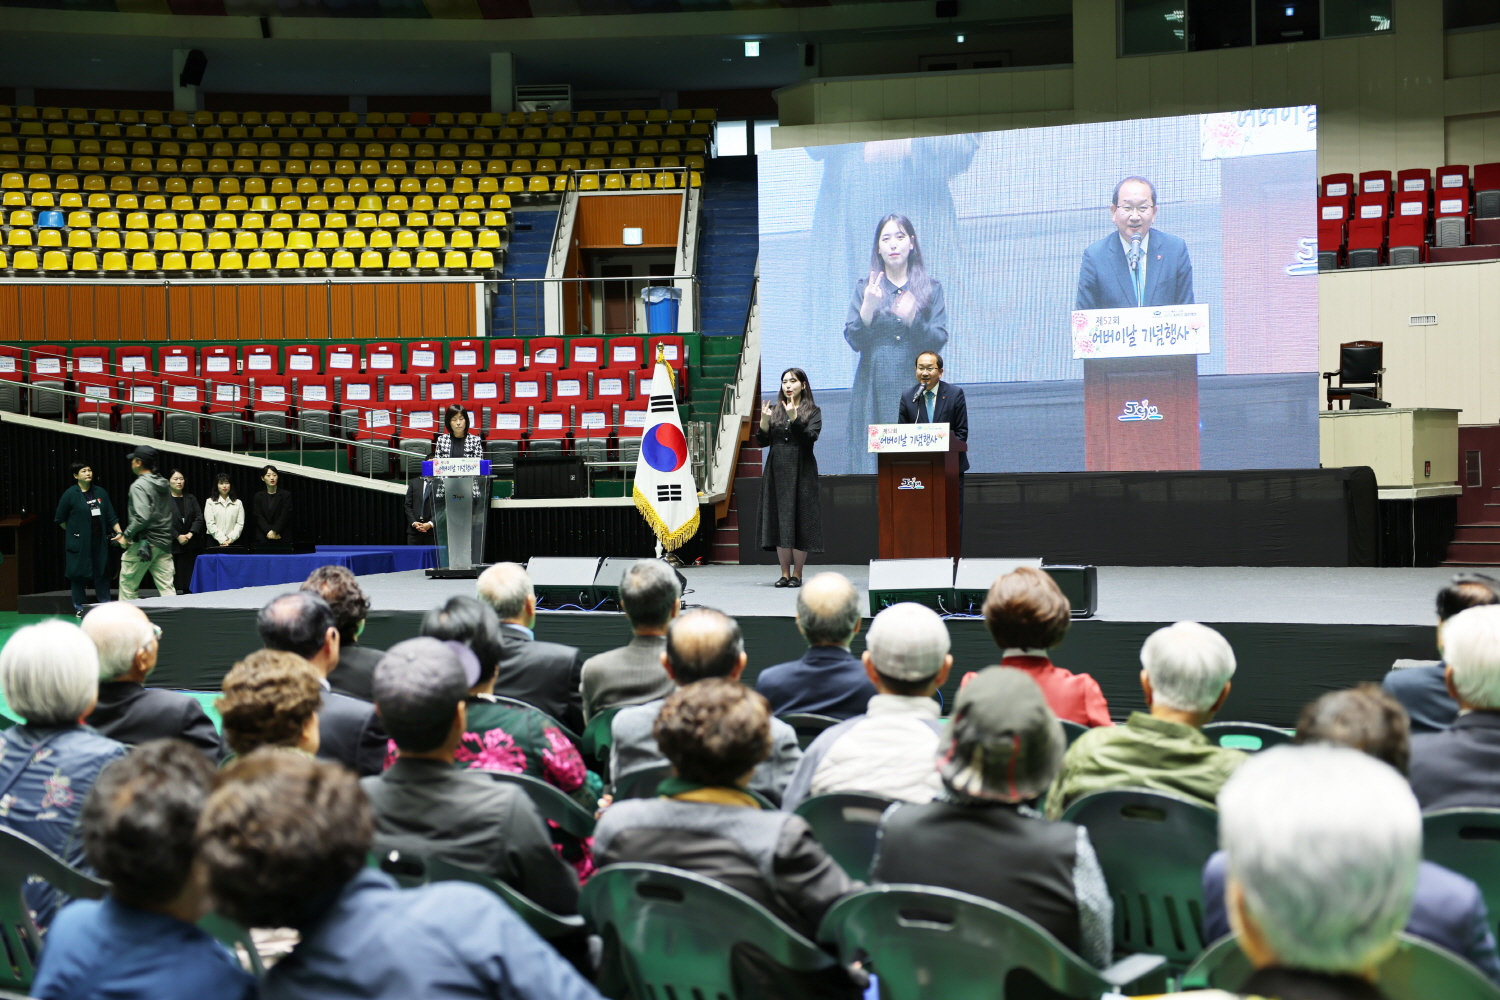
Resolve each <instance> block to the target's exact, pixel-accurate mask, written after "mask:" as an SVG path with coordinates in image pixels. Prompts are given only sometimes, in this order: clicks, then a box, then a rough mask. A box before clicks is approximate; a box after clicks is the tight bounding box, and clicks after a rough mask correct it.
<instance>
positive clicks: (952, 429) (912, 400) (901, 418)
mask: <svg viewBox="0 0 1500 1000" xmlns="http://www.w3.org/2000/svg"><path fill="white" fill-rule="evenodd" d="M921 391H922V387H921V385H919V384H916V383H913V384H912V385H911V386H910V387H908V388H907V390H906V391H905V392H903V393H902V394H901V410H900V413H899V414H898V415H897V417H896V423H898V424H915V423H917V422H918V420H917V418H918V417H919V416H920V415H921V414H920V412H919V411H920V409H921V403H920V402H919V401H918V400H917V398H916V397H917V394H918V393H919V392H921ZM933 410H934V411H936V412H934V413H931V414H929V418H930V419H929V420H928V421H927V422H928V423H930V424H948V425H949V426H948V431H949V433H951V434H952V435H953V436H954V437H956V438H958V439H959V440H960V441H968V440H969V404H968V401H967V400H965V399H964V391H963V390H962V389H960V388H959V387H958V386H956V385H953V384H951V383H948V382H941V381H940V382H938V384H937V402H936V405H934V406H933ZM958 471H959V472H968V471H969V453H968V452H963V453H961V454H960V455H959V456H958Z"/></svg>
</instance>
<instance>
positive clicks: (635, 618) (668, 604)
mask: <svg viewBox="0 0 1500 1000" xmlns="http://www.w3.org/2000/svg"><path fill="white" fill-rule="evenodd" d="M681 596H682V586H681V585H680V584H678V582H677V571H676V570H674V569H672V567H670V566H668V565H667V564H666V563H665V562H663V561H662V560H660V559H639V560H637V561H636V562H635V564H634V565H632V566H631V567H630V568H629V569H627V570H626V571H625V576H624V577H623V578H622V579H621V580H620V607H621V608H622V609H624V611H625V617H627V618H629V619H630V624H631V627H632V628H661V627H662V626H663V625H665V624H666V623H667V622H668V621H670V620H671V619H672V605H673V604H674V603H676V601H677V599H678V598H680V597H681Z"/></svg>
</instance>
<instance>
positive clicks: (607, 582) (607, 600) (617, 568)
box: [594, 556, 688, 611]
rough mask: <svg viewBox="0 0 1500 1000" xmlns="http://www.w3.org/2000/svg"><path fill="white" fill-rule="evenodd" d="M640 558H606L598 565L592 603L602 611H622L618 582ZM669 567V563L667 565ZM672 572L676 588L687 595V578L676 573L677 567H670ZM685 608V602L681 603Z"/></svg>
mask: <svg viewBox="0 0 1500 1000" xmlns="http://www.w3.org/2000/svg"><path fill="white" fill-rule="evenodd" d="M641 558H642V557H641V556H606V557H605V558H604V562H602V563H600V564H599V573H598V575H597V576H595V577H594V601H595V603H598V604H603V605H604V608H603V610H610V609H613V610H615V611H620V610H622V609H621V607H620V581H621V580H623V579H624V578H625V573H626V571H627V570H629V569H630V567H632V566H634V565H635V564H636V563H638V562H640V561H641ZM667 565H668V566H671V563H668V564H667ZM672 572H673V573H674V574H676V576H677V586H678V588H679V589H680V590H681V591H682V592H683V593H684V594H686V593H687V589H688V585H687V577H685V576H683V575H682V574H681V573H680V572H678V570H677V567H675V566H672ZM683 606H684V607H686V606H687V602H686V601H684V602H683Z"/></svg>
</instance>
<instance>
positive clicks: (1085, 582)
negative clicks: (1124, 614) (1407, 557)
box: [1042, 566, 1099, 618]
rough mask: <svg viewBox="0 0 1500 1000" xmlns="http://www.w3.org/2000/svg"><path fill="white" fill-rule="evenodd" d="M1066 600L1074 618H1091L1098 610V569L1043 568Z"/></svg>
mask: <svg viewBox="0 0 1500 1000" xmlns="http://www.w3.org/2000/svg"><path fill="white" fill-rule="evenodd" d="M1042 569H1043V571H1044V572H1046V574H1047V575H1048V576H1050V577H1052V579H1053V580H1054V581H1056V583H1057V586H1058V589H1060V590H1061V591H1062V592H1063V596H1064V597H1066V598H1067V599H1068V610H1069V611H1070V612H1072V615H1073V617H1074V618H1092V617H1094V612H1095V611H1098V610H1099V569H1098V567H1096V566H1043V567H1042Z"/></svg>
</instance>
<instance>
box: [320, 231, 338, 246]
mask: <svg viewBox="0 0 1500 1000" xmlns="http://www.w3.org/2000/svg"><path fill="white" fill-rule="evenodd" d="M338 245H339V234H338V233H335V232H330V231H329V230H327V229H325V230H323V231H322V232H320V233H318V239H317V246H318V249H320V250H336V249H338Z"/></svg>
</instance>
